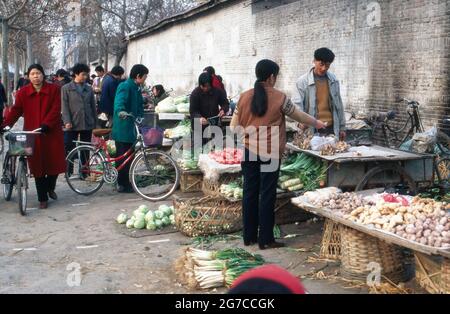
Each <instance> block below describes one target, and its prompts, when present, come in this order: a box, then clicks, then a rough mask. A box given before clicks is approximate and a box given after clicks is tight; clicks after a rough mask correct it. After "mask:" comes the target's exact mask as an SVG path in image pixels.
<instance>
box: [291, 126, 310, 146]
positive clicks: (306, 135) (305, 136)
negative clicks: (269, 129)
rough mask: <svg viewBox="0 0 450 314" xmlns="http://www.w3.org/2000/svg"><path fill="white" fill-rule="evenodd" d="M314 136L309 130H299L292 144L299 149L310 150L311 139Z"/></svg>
mask: <svg viewBox="0 0 450 314" xmlns="http://www.w3.org/2000/svg"><path fill="white" fill-rule="evenodd" d="M313 136H314V134H313V132H312V131H311V129H309V128H308V129H306V130H302V129H300V130H299V131H298V132H297V133H296V134H295V135H294V140H293V142H292V143H293V144H294V145H295V146H297V147H298V148H300V149H304V150H309V149H311V139H312V138H313Z"/></svg>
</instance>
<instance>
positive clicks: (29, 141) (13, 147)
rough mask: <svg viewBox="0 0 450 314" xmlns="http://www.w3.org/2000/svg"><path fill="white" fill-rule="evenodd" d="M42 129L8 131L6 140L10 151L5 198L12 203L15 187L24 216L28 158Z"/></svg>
mask: <svg viewBox="0 0 450 314" xmlns="http://www.w3.org/2000/svg"><path fill="white" fill-rule="evenodd" d="M40 131H41V129H36V130H34V131H19V132H13V131H9V130H7V132H6V134H5V139H6V140H7V141H8V142H9V149H8V151H7V152H6V155H5V159H4V161H3V170H2V177H1V183H2V184H3V197H4V198H5V200H6V201H10V200H11V197H12V193H13V189H14V187H16V189H17V194H18V198H19V210H20V213H21V214H22V215H23V216H24V215H26V212H27V203H28V196H27V192H28V188H29V185H28V177H29V173H28V163H27V158H28V157H29V156H32V155H33V149H34V142H35V139H36V138H35V137H36V136H37V135H39V134H41V133H40Z"/></svg>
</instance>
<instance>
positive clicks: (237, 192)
mask: <svg viewBox="0 0 450 314" xmlns="http://www.w3.org/2000/svg"><path fill="white" fill-rule="evenodd" d="M220 194H222V195H223V196H225V197H226V198H234V199H236V200H241V199H242V196H243V194H244V189H243V188H242V180H240V181H236V182H231V183H229V184H222V185H221V186H220Z"/></svg>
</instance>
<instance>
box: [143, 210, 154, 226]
mask: <svg viewBox="0 0 450 314" xmlns="http://www.w3.org/2000/svg"><path fill="white" fill-rule="evenodd" d="M154 219H155V214H154V213H153V212H152V211H149V212H148V213H147V214H145V217H144V220H145V222H147V223H149V222H150V221H153V220H154Z"/></svg>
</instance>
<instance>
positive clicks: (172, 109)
mask: <svg viewBox="0 0 450 314" xmlns="http://www.w3.org/2000/svg"><path fill="white" fill-rule="evenodd" d="M155 112H157V113H177V112H178V113H189V98H188V97H187V96H179V97H175V98H173V97H170V96H169V97H167V98H166V99H163V100H161V101H160V102H159V104H158V106H156V108H155Z"/></svg>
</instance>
